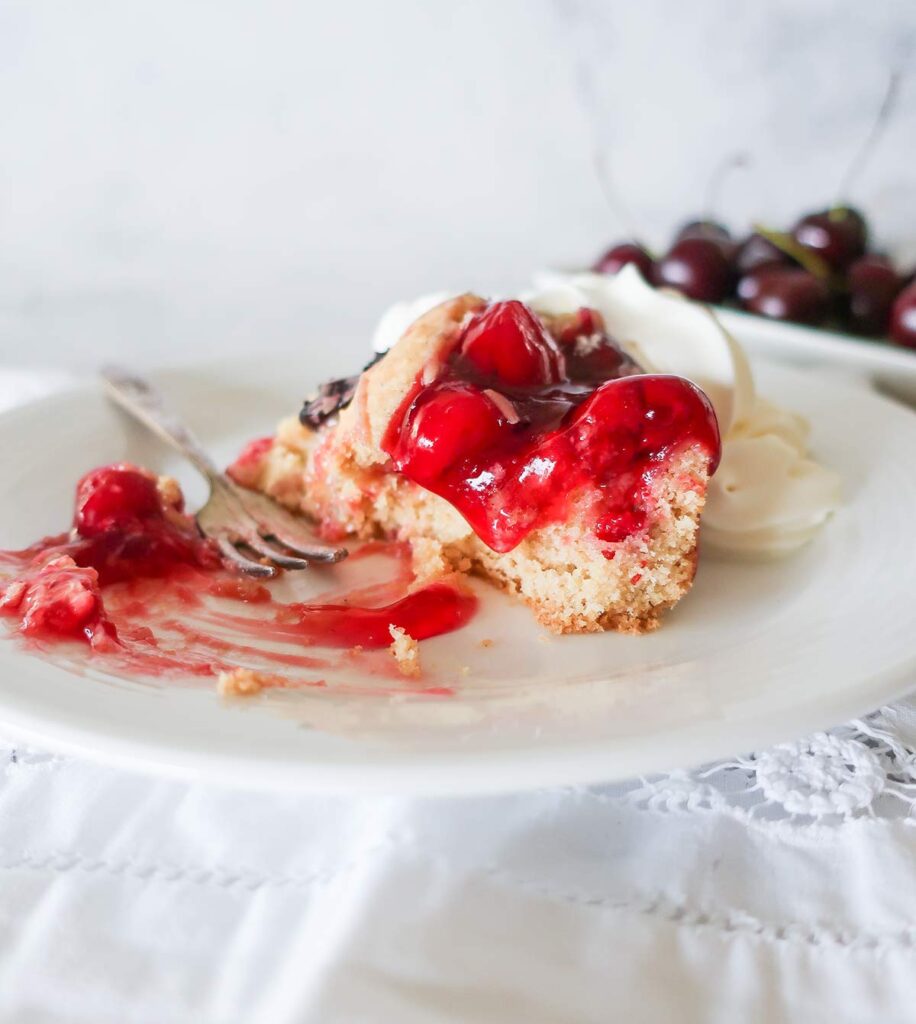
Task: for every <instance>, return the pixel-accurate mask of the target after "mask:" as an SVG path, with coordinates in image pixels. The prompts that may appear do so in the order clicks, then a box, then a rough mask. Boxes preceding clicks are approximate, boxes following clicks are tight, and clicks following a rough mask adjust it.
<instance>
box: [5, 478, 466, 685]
mask: <svg viewBox="0 0 916 1024" xmlns="http://www.w3.org/2000/svg"><path fill="white" fill-rule="evenodd" d="M182 504H183V503H182V499H181V495H180V492H179V491H178V489H177V486H171V485H169V486H166V487H162V486H160V485H159V484H158V482H157V478H156V477H155V476H154V475H153V474H151V473H149V472H147V471H146V470H143V469H139V468H137V467H136V466H131V465H129V464H126V463H122V464H119V465H115V466H107V467H103V468H101V469H98V470H94V471H93V472H91V473H89V474H87V475H86V476H85V477H84V478H83V479H82V480H81V481H80V483H79V485H78V487H77V495H76V508H75V513H74V525H73V529H72V530H71V532H70V533H68V534H62V535H60V536H57V537H48V538H45V539H44V540H42V541H39V542H38V543H37V544H35V545H33V546H32V547H30V548H27V549H26V550H24V551H18V552H2V553H0V569H2V567H4V566H5V567H8V568H9V570H10V574H9V575H8V576H7V577H6V578H3V577H2V575H0V614H5V615H7V616H9V617H10V618H12V619H14V620H15V621H16V622H17V626H18V631H19V632H20V633H21V634H23V635H24V636H25V637H27V638H29V640H30V642H33V643H34V644H36V645H37V646H38V647H39V648H41V649H44V648H46V646H47V644H48V643H49V642H53V641H65V640H81V641H88V642H89V644H90V645H91V648H92V650H93V653H94V654H96V655H100V656H102V657H103V658H104V659H106V660H107V662H108V663H109V664H110V665H111V666H112V667H113V668H117V669H118V670H120V671H128V672H134V673H137V674H143V675H163V674H184V675H216V674H218V673H219V672H222V671H227V670H229V669H232V668H235V667H238V666H239V665H244V666H246V667H252V665H254V666H255V667H258V666H262V665H267V666H270V665H274V666H275V665H277V664H280V665H283V666H285V667H286V668H297V669H308V670H314V669H334V668H340V660H339V659H338V660H337V661H335V660H334V659H331V658H328V657H326V656H322V655H321V654H317V653H314V652H313V651H312V648H315V647H321V648H338V649H343V648H359V649H362V648H365V649H367V652H368V651H371V650H372V649H381V648H386V647H388V646H389V645H390V644H391V642H392V637H391V634H390V631H389V627H390V626H392V625H394V626H399V627H401V628H402V629H404V630H406V632H407V633H408V634H409V635H410V636H412V637H413V638H414V639H416V640H423V639H426V638H428V637H432V636H436V635H438V634H440V633H447V632H450V631H452V630H455V629H459V628H460V627H461V626H463V625H464V624H465V623H466V622H467V621H468V620H469V619H470V618H471V617H472V615H473V614H474V611H475V608H476V599H475V598H474V597H473V596H472V595H471V594H469V593H467V592H465V591H463V590H459V589H457V588H456V587H453V586H451V585H450V584H448V583H444V582H440V583H435V584H431V585H429V586H426V587H423V588H421V589H412V583H413V579H412V576H411V573H410V569H409V551H408V550H407V549H406V548H405V547H403V546H400V545H395V544H390V545H365V546H364V547H363V548H362V549H360V550H358V551H357V552H355V553H354V554H351V557H350V559H349V560H348V563H345V567H346V571H347V572H348V573H351V575H352V569H351V568H350V566H352V564H353V563H355V562H359V561H361V560H364V559H365V558H367V557H368V556H372V555H379V556H381V560H382V561H383V562H384V563H385V566H386V568H385V571H384V572H383V574H382V576H381V578H380V579H375V580H372V581H370V582H368V583H366V582H365V581H363V582H361V584H360V585H359V586H355V587H354V586H352V585H351V586H350V587H349V588H344V589H343V590H341V588H340V585H339V584H340V580H341V576H340V569H331V568H324V569H318V568H316V569H315V570H313V571H310V579H315V578H316V577H317V578H326V579H327V580H328V581H329V582H334V583H336V584H337V586H336V587H335V589H333V590H331V591H329V592H327V593H325V594H323V595H319V600H318V601H312V602H302V601H295V600H294V601H289V600H286V601H283V600H278V599H277V597H276V596H275V589H276V587H275V586H274V585H273V584H271V585H270V586H265V585H264V584H262V583H259V582H257V581H255V580H252V579H249V578H246V577H239V576H237V575H234V574H233V573H231V572H230V571H228V570H227V569H225V568H223V567H222V566H221V563H220V560H219V557H218V555H217V553H216V551H215V549H214V547H213V546H212V545H211V544H210V542H208V541H206V540H204V539H203V538H202V537H201V536H200V535H199V534H198V532H197V530H196V527H195V525H194V522H193V520H192V519H191V517H189V516H187V515H186V514H185V513H184V511H183V508H182ZM392 564H393V566H394V572H393V573H392V572H391V567H392ZM376 575H377V574H376ZM294 579H295V574H290V576H289V577H288V579H287V581H286V583H287V584H288V585H289V586H292V585H293V584H292V583H290V581H291V580H294ZM303 648H308V649H309V650H308V653H306V652H305V651H304V650H303ZM380 653H382V654H384V655H385V658H384V660H376V661H375V662H373V661H372V660H371V658H370V657H369V656H368V654H367V655H366V656H365V657H363V662H362V663H361V664H360V671H361V673H369V674H381V675H396V667H395V665H394V661H393V659H391V658H390V656H389V655H388V654H387V652H380ZM358 656H360V655H359V652H358V651H357V652H356V654H353V655H348V657H349V658H350V660H351V661H352V659H353V657H358ZM313 683H314V681H313Z"/></svg>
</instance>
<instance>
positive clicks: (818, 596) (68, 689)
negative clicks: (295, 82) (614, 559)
mask: <svg viewBox="0 0 916 1024" xmlns="http://www.w3.org/2000/svg"><path fill="white" fill-rule="evenodd" d="M331 362H332V359H330V358H322V357H320V356H319V355H316V354H315V353H313V352H311V353H309V355H308V357H307V358H306V357H303V358H302V363H301V366H290V365H289V361H288V360H287V361H286V365H285V366H283V365H281V364H280V363H279V361H278V362H277V363H274V364H269V363H267V362H266V361H264V362H262V363H261V364H260V365H248V366H245V365H238V364H230V365H211V366H205V367H202V368H199V369H196V370H182V371H169V372H164V373H162V374H160V375H159V382H160V384H161V385H162V387H163V388H164V389H165V390H166V392H167V393H168V394H169V395H170V397H171V398H172V399H173V402H174V405H175V406H177V408H178V409H179V411H180V412H181V413H182V414H183V415H184V416H185V417H186V418H187V419H188V420H189V421H190V422H191V424H192V425H193V426H194V427H195V428H196V429H197V430H198V432H199V433H200V434H201V435H202V437H203V439H204V441H205V442H206V443H207V444H208V445H209V446H210V448H211V449H212V450H213V451H214V453H215V454H216V455H217V456H219V457H220V458H223V459H228V458H229V457H230V456H231V455H232V454H233V453H234V452H235V451H237V449H238V447H239V445H240V444H241V442H242V441H243V440H245V439H247V438H250V437H253V436H257V435H262V434H264V433H267V432H269V431H270V429H271V428H272V425H273V423H274V421H275V420H276V419H277V418H278V417H279V416H280V415H282V414H284V413H287V412H291V411H293V410H294V409H296V408H297V405H298V402H299V400H300V398H301V396H302V394H303V393H304V392H305V391H306V390H307V388H308V386H309V385H310V384H312V383H313V382H314V381H316V380H318V379H321V378H324V377H327V376H329V375H332V374H333V373H334V372H336V371H339V370H341V369H342V368H341V367H339V366H333V365H329V364H330V363H331ZM759 380H760V385H761V390H762V392H763V393H765V394H768V395H771V396H772V397H773V398H775V399H777V400H779V401H780V402H784V403H785V404H787V405H789V406H790V407H792V408H795V409H798V410H799V411H801V412H803V413H804V414H806V415H807V416H808V417H810V419H811V420H812V422H813V424H814V426H815V429H814V437H813V447H814V449H815V451H816V453H817V455H818V457H819V458H821V459H822V460H823V461H824V462H826V463H828V464H829V465H832V466H834V467H836V468H837V469H838V470H839V471H840V472H841V473H842V475H843V477H844V479H845V482H846V503H845V505H844V507H843V509H842V511H841V512H840V513H839V514H838V515H837V516H836V517H835V519H834V520H833V521H832V522H831V523H830V524H829V525H828V527H827V528H826V529H825V530H824V531H823V532H822V533H821V534H820V536H819V537H817V538H816V540H815V541H814V542H813V543H812V544H811V545H810V546H809V547H808V548H806V549H805V550H803V551H802V552H801V553H799V554H798V555H796V556H795V557H793V558H790V559H788V560H786V561H780V562H775V563H769V564H748V563H741V562H731V561H723V560H717V559H715V558H713V557H711V556H704V557H702V558H701V560H700V571H699V574H698V577H697V582H696V585H695V587H694V589H693V591H692V592H691V593H690V595H689V596H688V597H687V598H686V599H685V600H684V601H682V602H681V604H680V605H679V606H678V608H677V609H675V611H674V612H673V613H672V614H670V615H669V616H668V618H667V620H666V622H665V624H664V626H663V627H662V629H661V630H660V631H659V632H658V633H655V634H653V635H651V636H645V637H625V636H617V635H614V634H607V635H600V636H586V637H564V638H550V639H546V638H543V636H542V632H541V630H539V629H538V628H537V626H536V625H535V624H534V622H533V621H532V619H531V618H530V616H529V614H528V612H527V611H526V610H525V609H524V608H523V607H521V606H519V605H517V604H515V603H513V602H512V601H510V600H509V599H507V598H505V597H503V596H502V595H499V594H495V593H489V592H487V593H486V594H485V595H484V607H483V609H482V611H481V614H480V615H479V616H478V618H477V619H476V620H475V621H474V622H473V623H472V624H471V625H470V626H469V627H467V628H466V629H465V630H463V631H461V632H459V633H455V634H452V635H451V636H446V637H440V638H437V639H435V640H431V641H427V642H426V643H424V645H423V646H424V660H425V663H427V664H428V665H429V666H430V667H431V670H432V671H433V672H434V674H435V675H436V676H437V678H442V679H447V680H450V681H454V680H456V679H457V680H458V681H457V683H456V686H457V688H458V690H459V693H458V695H457V696H455V697H451V698H429V697H425V698H420V697H413V696H411V697H407V698H404V699H395V700H392V699H391V698H389V697H381V696H378V695H374V694H365V695H360V696H357V695H353V694H349V695H346V696H344V697H340V696H337V695H335V694H334V693H333V692H322V691H314V692H311V693H309V694H303V693H300V692H295V693H290V692H286V693H281V694H279V695H277V696H268V697H267V699H263V700H262V699H260V698H259V699H257V700H253V701H249V702H236V703H231V704H227V703H226V702H223V701H221V700H220V699H219V698H218V697H217V695H216V694H215V692H214V691H213V689H212V687H211V686H210V685H207V684H204V683H193V684H192V683H188V684H187V685H185V684H183V683H179V684H176V683H166V682H146V681H137V680H129V679H125V680H112V679H110V678H105V677H100V676H97V675H96V674H95V673H94V672H93V671H92V670H91V669H90V670H89V671H88V672H86V671H85V670H84V671H83V672H82V673H80V672H79V671H75V670H73V668H74V667H73V666H71V668H66V667H61V666H60V665H59V664H55V663H51V662H48V661H45V660H40V659H39V658H37V657H34V656H31V655H29V654H27V653H25V652H24V651H23V650H22V649H21V647H20V645H19V644H18V643H17V642H15V641H13V640H10V639H7V638H5V637H3V638H0V680H2V683H0V723H2V724H4V725H5V726H6V727H7V728H10V729H13V730H15V731H16V732H18V733H24V734H26V736H28V737H30V738H33V739H34V740H35V741H37V742H39V743H40V744H42V745H45V746H49V747H56V748H61V749H65V750H72V751H80V752H83V753H85V754H88V755H90V756H93V757H96V758H100V759H104V760H106V761H113V762H118V763H120V764H124V765H130V766H135V767H139V766H144V767H149V768H154V769H156V770H160V771H166V772H170V773H173V774H180V775H185V776H192V775H193V776H202V777H206V778H209V779H212V780H219V781H223V782H229V783H232V784H245V785H252V786H266V787H295V788H302V789H312V790H325V791H355V790H397V791H401V792H449V793H471V792H483V791H497V790H510V789H515V788H523V787H534V786H543V785H550V784H572V783H586V782H598V781H605V780H611V779H615V778H621V777H626V776H632V775H635V774H639V773H646V772H651V771H654V770H660V769H667V768H672V767H676V766H683V765H688V764H692V763H697V762H700V761H703V760H707V759H711V758H714V757H719V756H726V755H729V754H734V753H736V752H740V751H748V750H752V749H754V748H755V747H759V746H761V745H765V744H769V743H772V742H775V741H779V740H785V739H790V738H792V737H796V736H799V735H801V734H804V733H806V732H808V731H810V730H813V729H816V728H821V727H828V726H830V725H833V724H836V723H839V722H841V721H844V720H846V719H848V718H849V717H852V716H854V715H856V714H859V713H863V712H865V711H867V710H869V709H871V708H874V707H876V706H878V705H880V704H882V703H883V702H885V701H888V700H891V699H893V698H895V697H897V696H899V695H901V694H902V693H904V692H905V691H906V690H907V689H908V688H909V687H910V686H911V685H912V683H913V682H914V681H916V638H914V630H913V625H912V623H913V612H912V578H913V569H914V566H916V528H914V525H913V522H914V520H913V509H914V508H916V416H914V415H913V414H912V413H911V412H909V411H907V410H905V409H903V408H902V407H900V406H897V405H895V404H893V403H891V402H889V401H888V400H885V399H882V398H880V397H878V396H876V395H873V394H871V393H869V392H867V391H866V390H865V389H864V388H862V387H857V386H854V385H851V384H846V383H842V382H837V381H835V380H832V379H830V378H823V377H822V376H821V375H820V374H817V373H811V372H808V373H804V372H800V371H798V370H789V369H785V368H776V367H763V368H760V373H759ZM0 449H2V451H3V452H4V453H5V454H4V472H3V479H2V482H0V547H7V548H9V547H15V546H20V545H24V544H26V543H28V542H30V541H32V540H34V539H35V538H36V537H38V536H40V535H41V534H43V533H51V532H56V531H58V530H60V529H61V528H62V527H63V526H64V525H65V523H66V521H67V519H68V516H69V511H70V504H71V499H72V491H73V485H74V483H75V481H76V479H77V478H78V477H79V476H80V475H81V473H82V472H83V471H85V470H86V469H87V468H89V467H91V466H93V465H100V464H102V463H104V462H107V461H110V460H113V459H118V458H129V459H132V460H134V461H137V462H141V463H145V464H147V465H150V466H152V467H154V468H160V469H165V470H168V471H170V472H174V471H175V470H176V468H178V467H176V464H175V462H174V460H173V459H171V458H170V457H169V456H168V455H167V454H166V453H165V452H164V451H163V450H162V449H160V448H159V447H157V445H156V444H155V443H154V442H152V441H151V440H149V439H147V438H146V437H145V436H143V435H142V433H141V432H140V431H139V430H137V429H135V428H133V427H132V426H131V425H129V424H128V423H126V422H125V421H124V420H123V419H122V418H121V417H120V415H119V414H117V413H116V412H115V411H114V410H113V409H111V408H110V407H109V406H108V405H107V404H106V402H105V401H104V400H103V398H102V396H101V394H100V392H99V391H98V389H97V388H95V387H94V386H85V387H82V388H79V389H77V390H75V391H72V392H70V393H67V394H65V395H62V396H58V397H55V398H52V399H48V400H44V401H41V402H37V403H34V404H32V405H30V406H26V407H24V408H22V409H19V410H16V411H14V412H12V413H9V414H7V415H5V416H3V417H0ZM178 475H179V476H180V477H181V478H182V480H183V481H184V482H187V483H188V484H189V486H190V489H191V491H192V494H191V497H192V499H193V498H194V497H195V496H197V497H199V496H200V486H199V483H198V482H197V481H195V480H194V479H193V476H192V475H191V474H189V473H188V472H185V471H184V470H183V469H182V471H181V472H180V473H179V474H178ZM483 639H492V640H493V641H494V643H493V645H492V646H490V647H487V648H486V649H485V648H484V647H482V646H481V643H480V641H481V640H483ZM461 666H467V668H468V669H469V672H468V673H467V674H466V675H461V674H460V671H459V670H460V668H461ZM79 667H80V666H79V665H77V666H75V668H76V669H79Z"/></svg>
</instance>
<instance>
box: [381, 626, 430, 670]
mask: <svg viewBox="0 0 916 1024" xmlns="http://www.w3.org/2000/svg"><path fill="white" fill-rule="evenodd" d="M388 632H389V633H390V634H391V640H392V644H391V647H390V648H389V650H390V651H391V653H392V654H393V655H394V660H395V661H396V662H397V663H398V668H399V669H400V670H401V675H403V676H411V677H413V678H416V677H417V676H418V675H420V672H421V671H422V670H421V668H420V645H419V643H417V641H416V640H414V638H413V637H412V636H411V635H410V634H409V633H408V632H407V630H406V629H402V628H401V626H395V625H394V623H392V624H391V625H389V626H388Z"/></svg>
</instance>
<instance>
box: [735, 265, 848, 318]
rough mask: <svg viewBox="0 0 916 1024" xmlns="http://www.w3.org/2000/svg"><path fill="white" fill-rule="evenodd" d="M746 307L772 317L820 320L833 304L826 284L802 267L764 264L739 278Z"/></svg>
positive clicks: (741, 298) (739, 294)
mask: <svg viewBox="0 0 916 1024" xmlns="http://www.w3.org/2000/svg"><path fill="white" fill-rule="evenodd" d="M738 298H739V300H740V302H741V305H742V306H743V307H744V309H746V310H748V311H749V312H751V313H759V314H760V315H761V316H768V317H770V318H772V319H773V320H792V321H794V322H795V323H799V324H818V323H821V322H822V321H823V319H824V318H825V317H826V315H827V312H828V310H829V307H830V290H829V289H828V287H827V285H826V284H825V283H824V282H823V281H821V280H820V279H819V278H817V277H815V276H814V275H813V274H809V273H808V271H807V270H802V269H801V267H781V266H764V267H761V268H760V269H759V270H755V271H752V272H751V273H750V274H745V276H744V277H742V278H741V280H740V281H739V282H738Z"/></svg>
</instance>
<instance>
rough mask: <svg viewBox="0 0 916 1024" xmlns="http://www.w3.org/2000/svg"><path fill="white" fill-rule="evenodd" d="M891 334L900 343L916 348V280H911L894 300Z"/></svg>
mask: <svg viewBox="0 0 916 1024" xmlns="http://www.w3.org/2000/svg"><path fill="white" fill-rule="evenodd" d="M890 334H891V338H892V340H893V341H895V342H897V344H898V345H904V346H905V347H906V348H913V349H916V281H912V282H910V284H908V285H907V286H906V288H904V289H903V291H902V292H901V293H900V294H899V295H898V296H897V298H896V300H895V301H894V305H893V308H892V309H891V323H890Z"/></svg>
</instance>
